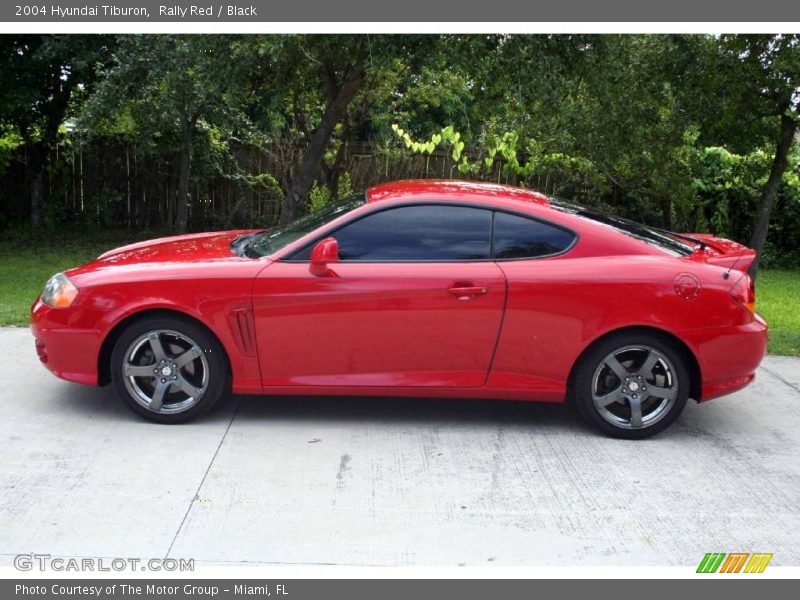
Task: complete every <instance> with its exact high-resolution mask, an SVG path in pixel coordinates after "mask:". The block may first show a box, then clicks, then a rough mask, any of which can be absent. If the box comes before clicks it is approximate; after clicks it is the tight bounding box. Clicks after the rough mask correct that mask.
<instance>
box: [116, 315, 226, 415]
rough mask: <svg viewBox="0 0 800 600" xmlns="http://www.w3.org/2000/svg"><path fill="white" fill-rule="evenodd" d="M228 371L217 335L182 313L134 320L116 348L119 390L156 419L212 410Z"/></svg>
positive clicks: (131, 403)
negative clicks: (175, 315) (181, 316)
mask: <svg viewBox="0 0 800 600" xmlns="http://www.w3.org/2000/svg"><path fill="white" fill-rule="evenodd" d="M227 372H228V370H227V362H226V360H225V356H224V354H223V350H222V347H221V346H220V344H219V342H218V341H217V340H216V338H215V337H214V336H213V335H211V334H210V333H209V332H208V330H206V329H205V328H204V327H202V326H200V325H198V324H196V323H194V322H191V321H189V320H188V319H181V318H179V317H147V318H143V319H141V320H139V321H135V322H134V323H132V324H131V325H130V326H129V327H128V328H127V329H126V330H125V331H124V332H123V333H122V335H121V336H120V337H119V339H118V340H117V342H116V344H115V345H114V350H113V352H112V353H111V377H112V380H113V382H114V386H115V387H116V390H117V393H118V394H119V395H120V396H121V397H122V399H123V400H124V401H125V404H127V405H128V407H129V408H131V409H132V410H133V411H134V412H136V413H137V414H139V415H141V416H143V417H145V418H146V419H149V420H150V421H155V422H157V423H183V422H186V421H190V420H192V419H194V418H196V417H198V416H199V415H201V414H202V413H204V412H206V411H207V410H209V409H210V408H211V407H212V406H213V405H214V404H216V402H217V400H219V398H220V396H222V394H223V392H224V391H225V390H226V389H227V384H228V376H227Z"/></svg>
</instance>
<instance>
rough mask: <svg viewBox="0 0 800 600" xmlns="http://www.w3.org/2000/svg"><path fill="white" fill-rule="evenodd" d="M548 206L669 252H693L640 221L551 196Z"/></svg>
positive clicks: (691, 249)
mask: <svg viewBox="0 0 800 600" xmlns="http://www.w3.org/2000/svg"><path fill="white" fill-rule="evenodd" d="M550 206H552V207H553V208H555V209H556V210H560V211H562V212H568V213H572V214H574V215H578V216H579V217H584V218H585V219H591V220H592V221H597V222H598V223H602V224H603V225H608V226H610V227H613V228H614V229H616V230H617V231H619V232H621V233H624V234H625V235H629V236H631V237H634V238H636V239H637V240H640V241H642V242H646V243H648V244H652V245H653V246H657V247H659V248H661V249H662V250H666V251H667V252H669V253H671V254H676V255H678V256H688V255H689V254H691V253H692V252H694V249H693V248H692V247H691V246H690V245H688V244H684V243H683V242H680V241H678V240H676V239H675V238H673V237H671V236H670V235H669V234H668V233H665V232H662V231H659V230H658V229H655V228H654V227H648V226H647V225H642V224H641V223H637V222H636V221H631V220H629V219H626V218H624V217H618V216H616V215H610V214H608V213H604V212H602V211H599V210H597V209H594V208H587V207H585V206H581V205H579V204H572V203H570V202H564V201H563V200H557V199H553V198H551V199H550Z"/></svg>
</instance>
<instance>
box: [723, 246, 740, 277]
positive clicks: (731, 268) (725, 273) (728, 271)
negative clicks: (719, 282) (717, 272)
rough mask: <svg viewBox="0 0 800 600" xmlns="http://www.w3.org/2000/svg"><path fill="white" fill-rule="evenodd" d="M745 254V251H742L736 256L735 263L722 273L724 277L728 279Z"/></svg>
mask: <svg viewBox="0 0 800 600" xmlns="http://www.w3.org/2000/svg"><path fill="white" fill-rule="evenodd" d="M744 255H745V252H740V253H739V256H737V257H736V260H735V261H733V264H732V265H731V266H730V267H729V268H728V270H727V271H725V272H724V273H723V274H722V278H723V279H728V278H729V277H730V276H731V271H733V269H734V267H735V266H736V265H737V264H738V263H739V259H740V258H742V257H743V256H744Z"/></svg>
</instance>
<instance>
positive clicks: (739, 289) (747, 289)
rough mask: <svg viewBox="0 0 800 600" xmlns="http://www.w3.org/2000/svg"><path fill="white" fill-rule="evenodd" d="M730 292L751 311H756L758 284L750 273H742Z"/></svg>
mask: <svg viewBox="0 0 800 600" xmlns="http://www.w3.org/2000/svg"><path fill="white" fill-rule="evenodd" d="M730 294H731V296H732V297H733V299H734V300H736V302H738V303H739V304H741V305H742V306H744V307H745V308H746V309H747V310H749V311H750V312H751V313H755V312H756V286H755V282H754V281H753V280H752V279H751V278H750V276H749V275H742V276H741V277H740V278H739V280H738V281H737V282H736V283H734V284H733V287H731V290H730Z"/></svg>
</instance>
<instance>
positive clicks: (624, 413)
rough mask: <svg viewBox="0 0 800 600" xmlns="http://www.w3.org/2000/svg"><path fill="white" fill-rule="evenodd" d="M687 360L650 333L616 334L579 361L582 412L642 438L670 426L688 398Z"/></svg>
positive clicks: (609, 428)
mask: <svg viewBox="0 0 800 600" xmlns="http://www.w3.org/2000/svg"><path fill="white" fill-rule="evenodd" d="M689 377H690V376H689V369H688V367H687V365H686V360H685V359H684V357H683V356H682V355H681V353H680V352H679V351H677V350H676V349H675V347H674V346H673V345H672V344H670V343H669V342H667V341H665V340H663V339H661V338H660V337H658V336H655V335H650V334H625V333H621V334H619V335H612V336H610V337H608V338H607V339H605V340H603V341H601V342H600V343H599V344H597V345H595V346H594V347H593V348H591V349H590V350H589V352H587V353H586V354H585V355H584V356H583V357H582V358H581V360H580V363H579V364H578V366H577V367H576V371H575V374H574V376H573V379H572V382H571V390H570V391H571V396H572V400H573V401H574V403H575V405H576V407H577V408H578V411H579V412H580V413H581V415H582V416H583V418H584V419H585V420H586V421H587V422H588V423H589V424H591V425H592V426H594V427H595V428H596V429H599V430H600V431H602V432H604V433H606V434H608V435H611V436H613V437H619V438H626V439H643V438H647V437H650V436H653V435H655V434H657V433H659V432H660V431H663V430H664V429H666V428H667V427H668V426H669V425H670V424H671V423H672V422H673V421H674V420H675V419H677V418H678V416H679V415H680V414H681V412H682V411H683V409H684V407H685V406H686V402H687V400H688V398H689V387H690V385H689V384H690V381H689Z"/></svg>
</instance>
